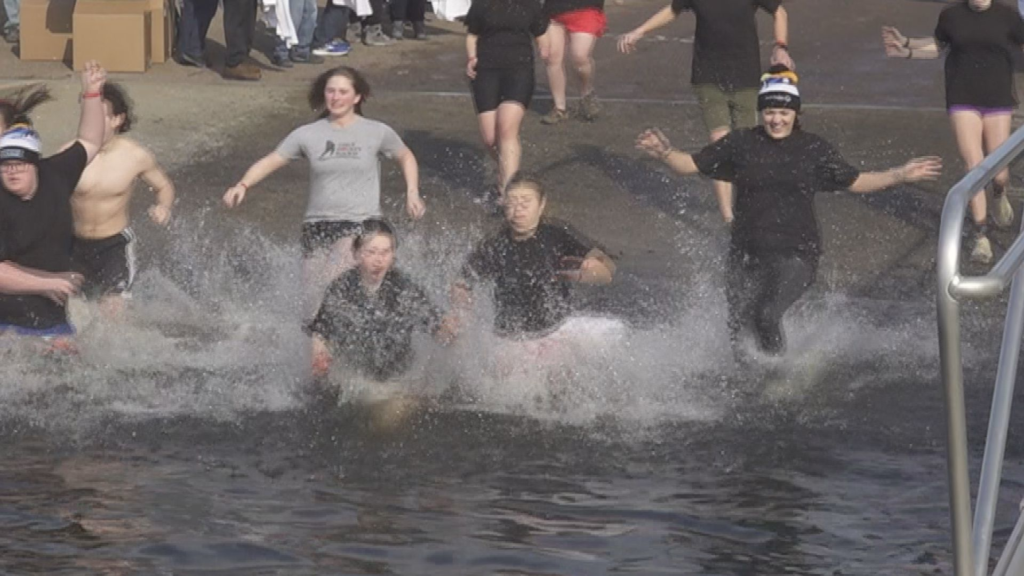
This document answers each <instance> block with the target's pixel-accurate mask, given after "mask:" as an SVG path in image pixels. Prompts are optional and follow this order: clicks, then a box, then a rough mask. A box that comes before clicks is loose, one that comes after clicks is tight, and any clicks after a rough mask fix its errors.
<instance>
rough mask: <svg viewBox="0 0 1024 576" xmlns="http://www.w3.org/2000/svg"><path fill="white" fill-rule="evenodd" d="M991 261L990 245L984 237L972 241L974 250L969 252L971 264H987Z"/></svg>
mask: <svg viewBox="0 0 1024 576" xmlns="http://www.w3.org/2000/svg"><path fill="white" fill-rule="evenodd" d="M991 261H992V243H991V242H989V241H988V238H987V237H985V236H978V238H977V239H976V240H975V241H974V249H973V250H971V262H977V263H979V264H988V263H989V262H991Z"/></svg>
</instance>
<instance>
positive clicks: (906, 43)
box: [903, 36, 910, 48]
mask: <svg viewBox="0 0 1024 576" xmlns="http://www.w3.org/2000/svg"><path fill="white" fill-rule="evenodd" d="M903 47H904V48H910V37H909V36H908V37H907V38H904V39H903Z"/></svg>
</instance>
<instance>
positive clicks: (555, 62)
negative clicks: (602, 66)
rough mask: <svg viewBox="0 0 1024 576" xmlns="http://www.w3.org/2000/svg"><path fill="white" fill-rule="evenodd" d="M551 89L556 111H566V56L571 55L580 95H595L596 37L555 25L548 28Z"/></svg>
mask: <svg viewBox="0 0 1024 576" xmlns="http://www.w3.org/2000/svg"><path fill="white" fill-rule="evenodd" d="M547 34H548V41H549V48H548V50H549V51H548V58H547V60H546V62H545V63H546V65H547V72H548V86H549V87H550V88H551V97H552V99H553V100H554V103H555V110H559V111H562V112H564V111H565V109H566V86H567V84H568V80H567V78H566V74H565V56H566V52H568V54H569V59H570V60H571V62H572V66H573V68H575V70H576V75H577V76H578V77H579V79H580V96H582V97H584V98H586V97H587V96H590V95H591V94H593V93H594V57H593V53H594V45H595V44H597V37H596V36H594V35H593V34H587V33H584V32H572V33H569V32H567V31H566V29H565V27H564V26H562V25H561V24H558V23H555V22H552V23H551V24H550V26H548V32H547Z"/></svg>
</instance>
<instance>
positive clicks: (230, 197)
mask: <svg viewBox="0 0 1024 576" xmlns="http://www.w3.org/2000/svg"><path fill="white" fill-rule="evenodd" d="M242 200H245V186H241V185H238V184H236V185H234V186H232V187H231V188H228V191H227V192H225V193H224V205H225V206H227V207H228V208H235V207H237V206H238V205H239V204H241V203H242Z"/></svg>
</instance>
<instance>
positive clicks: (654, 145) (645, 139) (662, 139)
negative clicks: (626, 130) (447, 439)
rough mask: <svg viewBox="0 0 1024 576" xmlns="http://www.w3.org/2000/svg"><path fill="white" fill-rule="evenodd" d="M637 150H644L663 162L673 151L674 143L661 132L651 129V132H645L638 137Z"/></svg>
mask: <svg viewBox="0 0 1024 576" xmlns="http://www.w3.org/2000/svg"><path fill="white" fill-rule="evenodd" d="M636 148H637V150H643V151H644V152H646V153H647V154H649V155H650V156H652V157H654V158H657V159H658V160H662V159H664V158H665V155H666V154H668V153H669V151H670V150H672V143H671V142H669V140H668V137H666V136H665V134H664V133H662V131H661V130H658V129H657V128H651V129H650V130H644V131H643V132H642V133H641V134H640V135H639V136H637V137H636Z"/></svg>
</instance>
